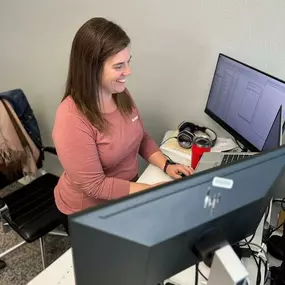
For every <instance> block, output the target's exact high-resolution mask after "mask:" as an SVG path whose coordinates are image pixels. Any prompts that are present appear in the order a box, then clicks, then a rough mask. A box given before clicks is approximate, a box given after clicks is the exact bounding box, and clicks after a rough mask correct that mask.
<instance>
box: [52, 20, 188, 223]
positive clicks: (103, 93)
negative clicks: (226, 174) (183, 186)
mask: <svg viewBox="0 0 285 285" xmlns="http://www.w3.org/2000/svg"><path fill="white" fill-rule="evenodd" d="M129 45H130V39H129V37H128V36H127V35H126V33H125V32H124V31H123V30H122V29H121V28H120V27H119V26H118V25H116V24H114V23H113V22H110V21H107V20H106V19H104V18H93V19H91V20H89V21H87V22H86V23H85V24H84V25H83V26H82V27H81V28H80V29H79V30H78V32H77V33H76V35H75V38H74V40H73V43H72V49H71V55H70V63H69V72H68V78H67V85H66V90H65V94H64V97H63V100H62V102H61V104H60V106H59V107H58V110H57V112H56V118H55V124H54V129H53V140H54V144H55V147H56V150H57V153H58V157H59V160H60V162H61V164H62V166H63V168H64V172H63V174H62V175H61V177H60V179H59V182H58V185H57V186H56V188H55V201H56V205H57V207H58V209H59V210H60V212H61V213H63V217H64V222H63V223H64V224H65V226H67V216H66V215H69V214H72V213H75V212H77V211H81V210H83V209H86V208H88V207H91V206H94V205H99V204H101V203H104V202H106V201H107V200H110V199H117V198H120V197H123V196H126V195H128V194H131V193H135V192H138V191H142V190H145V189H149V188H150V187H153V186H154V185H148V184H144V183H136V182H135V181H136V179H137V175H138V160H137V155H138V154H140V155H141V156H142V157H143V158H144V159H145V160H147V161H148V162H149V163H152V164H153V165H155V166H157V167H159V168H161V169H165V171H166V173H167V174H168V175H169V176H171V177H173V178H180V177H181V176H180V175H179V173H183V174H184V175H190V174H191V173H192V170H191V169H190V168H188V167H186V166H183V165H168V164H167V160H166V158H165V156H164V155H163V154H162V152H161V151H160V149H159V147H158V146H157V144H156V143H155V141H154V140H153V139H151V138H150V136H149V135H148V133H147V132H146V131H145V129H144V127H143V123H142V120H141V117H140V114H139V112H138V109H137V108H136V105H135V103H134V102H133V100H132V98H131V96H130V94H129V93H128V91H127V89H126V86H125V81H126V78H127V76H128V75H130V74H131V70H130V59H131V55H130V49H129ZM155 185H157V184H155Z"/></svg>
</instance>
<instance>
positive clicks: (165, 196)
mask: <svg viewBox="0 0 285 285" xmlns="http://www.w3.org/2000/svg"><path fill="white" fill-rule="evenodd" d="M284 165H285V147H283V146H282V147H280V148H278V149H275V150H273V151H270V152H268V151H265V152H260V153H258V154H256V155H254V156H250V158H246V159H244V160H241V161H239V162H235V163H232V164H229V165H226V166H223V167H217V168H213V169H209V170H207V171H205V172H201V173H198V174H195V175H193V176H191V177H185V178H183V179H180V180H175V181H171V182H169V183H167V184H164V185H162V186H158V187H155V188H153V189H151V190H147V191H143V192H140V193H138V194H133V195H130V196H128V197H125V198H122V199H119V200H116V201H113V202H110V203H108V204H106V205H103V206H99V207H95V208H91V209H87V210H84V211H82V212H79V213H77V214H74V215H72V216H71V217H70V233H71V242H72V252H73V262H74V272H75V279H76V284H80V285H87V284H88V285H89V284H100V285H110V284H116V285H134V284H136V285H156V284H157V283H159V282H162V281H163V280H165V279H167V278H169V277H171V276H173V275H175V274H177V273H179V272H181V271H182V270H184V269H186V268H188V267H190V266H191V265H194V264H196V263H198V262H199V261H201V260H204V259H203V258H202V256H204V254H205V253H207V250H210V252H212V251H214V250H216V249H217V248H219V247H220V246H221V245H222V244H223V243H224V242H225V241H226V242H228V243H229V244H231V245H232V244H234V243H236V242H238V241H240V240H242V239H244V238H246V237H248V236H250V235H252V234H253V233H254V232H255V230H256V229H257V227H258V225H259V223H260V221H261V219H262V217H263V215H264V213H265V211H266V209H267V207H268V205H269V203H270V200H271V198H272V197H273V196H274V191H275V187H274V185H275V184H274V183H275V181H276V180H278V178H279V175H282V174H283V172H284ZM210 201H212V202H213V201H215V203H210ZM213 205H215V207H214V208H213ZM203 243H204V244H206V245H207V246H206V248H204V250H203V249H202V250H201V248H202V247H201V245H202V244H203ZM207 247H208V249H207ZM199 249H200V250H199ZM208 253H209V252H208ZM205 256H208V254H205ZM206 262H207V259H206Z"/></svg>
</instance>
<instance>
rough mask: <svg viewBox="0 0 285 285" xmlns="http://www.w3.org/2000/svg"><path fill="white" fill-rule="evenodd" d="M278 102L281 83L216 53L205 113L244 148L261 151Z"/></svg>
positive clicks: (283, 99)
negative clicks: (216, 59) (216, 58)
mask: <svg viewBox="0 0 285 285" xmlns="http://www.w3.org/2000/svg"><path fill="white" fill-rule="evenodd" d="M280 105H282V106H283V109H284V106H285V82H283V81H281V80H280V79H277V78H275V77H273V76H271V75H268V74H266V73H264V72H262V71H260V70H258V69H256V68H253V67H251V66H249V65H246V64H244V63H242V62H239V61H238V60H236V59H233V58H230V57H228V56H226V55H224V54H219V57H218V61H217V64H216V68H215V72H214V76H213V80H212V84H211V88H210V92H209V97H208V100H207V104H206V107H205V113H206V114H207V115H209V116H210V117H211V118H212V119H213V120H214V121H215V122H217V123H218V124H219V125H221V126H222V127H223V128H224V129H225V130H226V131H228V132H229V133H230V134H231V135H232V136H233V137H234V138H236V139H237V140H238V141H240V142H241V143H242V144H243V145H244V146H245V147H246V148H247V149H248V150H250V151H261V150H262V148H263V145H264V143H265V140H266V138H267V136H268V133H269V131H270V128H271V125H272V122H273V120H274V118H275V115H276V113H277V111H278V109H279V107H280Z"/></svg>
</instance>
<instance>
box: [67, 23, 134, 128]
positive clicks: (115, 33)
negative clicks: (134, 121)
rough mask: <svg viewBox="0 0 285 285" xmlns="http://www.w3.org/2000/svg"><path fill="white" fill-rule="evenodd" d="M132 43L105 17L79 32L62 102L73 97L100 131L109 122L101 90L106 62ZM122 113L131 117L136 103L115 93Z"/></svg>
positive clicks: (73, 48) (74, 41) (72, 49)
mask: <svg viewBox="0 0 285 285" xmlns="http://www.w3.org/2000/svg"><path fill="white" fill-rule="evenodd" d="M129 44H130V39H129V37H128V36H127V34H126V33H125V31H123V29H122V28H121V27H119V26H118V25H117V24H115V23H113V22H111V21H108V20H106V19H104V18H92V19H90V20H88V21H87V22H86V23H84V24H83V26H82V27H81V28H80V29H79V30H78V32H77V33H76V35H75V37H74V40H73V43H72V48H71V54H70V62H69V71H68V77H67V82H66V89H65V93H64V96H63V99H62V101H63V100H64V99H65V98H66V97H68V96H71V97H72V98H73V100H74V102H75V104H76V106H77V108H78V109H79V111H81V112H82V113H83V114H84V115H85V116H86V117H87V119H88V120H89V121H90V122H91V123H92V124H93V125H94V126H95V127H96V128H98V129H99V130H100V131H102V130H106V129H107V124H108V122H107V121H106V119H104V116H103V115H102V113H101V110H100V96H99V89H100V84H101V76H102V70H103V65H104V62H105V61H106V60H107V59H108V58H109V57H111V56H112V55H115V54H117V53H118V52H120V51H121V50H123V49H124V48H126V47H127V46H128V45H129ZM113 96H114V99H115V102H116V104H117V107H118V109H119V111H120V112H121V113H122V114H124V115H128V114H130V113H131V111H132V107H133V101H132V99H131V98H130V96H129V95H128V94H127V92H123V93H120V94H114V95H113Z"/></svg>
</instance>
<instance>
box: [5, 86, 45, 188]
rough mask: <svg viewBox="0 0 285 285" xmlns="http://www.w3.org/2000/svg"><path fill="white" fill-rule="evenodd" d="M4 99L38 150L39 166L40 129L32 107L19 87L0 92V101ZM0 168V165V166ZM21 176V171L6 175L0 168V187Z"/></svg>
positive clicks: (41, 154)
mask: <svg viewBox="0 0 285 285" xmlns="http://www.w3.org/2000/svg"><path fill="white" fill-rule="evenodd" d="M1 100H2V102H3V100H6V101H8V102H9V104H10V106H12V108H13V110H14V112H15V113H16V115H17V117H18V119H19V120H18V121H20V124H21V125H22V127H23V128H22V129H23V130H24V131H26V135H27V136H29V137H30V138H31V140H32V142H33V143H34V145H35V146H36V148H38V150H39V152H40V156H39V159H38V160H37V168H41V167H42V164H43V159H44V154H43V146H42V140H41V136H40V131H39V127H38V123H37V120H36V118H35V116H34V113H33V111H32V108H31V107H30V104H29V102H28V100H27V98H26V96H25V94H24V93H23V92H22V90H20V89H14V90H11V91H7V92H3V93H0V101H1ZM0 127H1V126H0ZM0 169H1V167H0ZM22 177H23V172H22V171H20V170H19V171H15V172H13V173H12V175H9V176H7V175H6V174H4V173H3V171H2V172H1V170H0V189H2V188H4V187H6V186H8V185H10V184H11V183H13V182H15V181H17V180H19V179H20V178H22Z"/></svg>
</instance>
